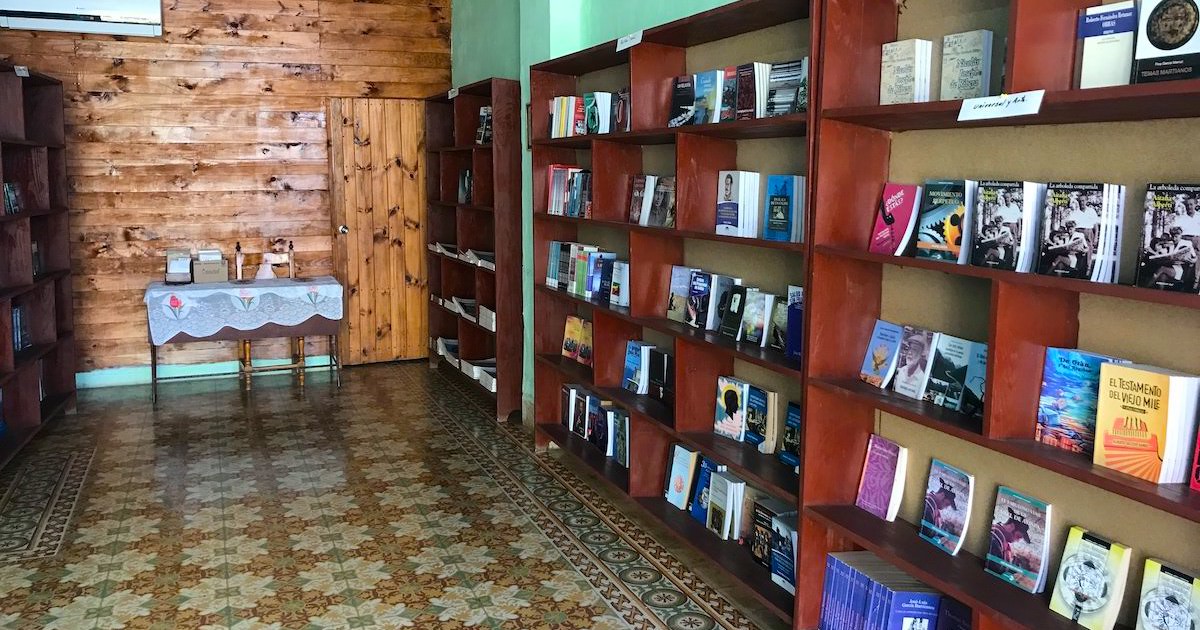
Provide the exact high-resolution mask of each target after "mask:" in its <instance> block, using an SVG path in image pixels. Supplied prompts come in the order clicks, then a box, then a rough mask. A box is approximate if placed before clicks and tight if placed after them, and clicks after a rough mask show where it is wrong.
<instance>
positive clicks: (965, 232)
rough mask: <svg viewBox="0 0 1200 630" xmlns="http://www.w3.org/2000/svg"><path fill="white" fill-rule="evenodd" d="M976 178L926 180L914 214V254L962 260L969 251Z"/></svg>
mask: <svg viewBox="0 0 1200 630" xmlns="http://www.w3.org/2000/svg"><path fill="white" fill-rule="evenodd" d="M974 194H975V182H974V181H972V180H969V179H967V180H962V179H958V180H928V181H926V182H925V185H924V187H923V188H922V198H921V214H920V215H919V216H918V217H917V257H918V258H930V259H933V260H945V261H949V262H955V263H958V264H960V265H961V264H965V263H966V262H967V258H968V256H969V253H970V251H971V249H970V243H971V241H970V238H971V237H970V234H971V231H970V227H971V219H972V218H973V215H974V210H973V208H972V205H973V201H974Z"/></svg>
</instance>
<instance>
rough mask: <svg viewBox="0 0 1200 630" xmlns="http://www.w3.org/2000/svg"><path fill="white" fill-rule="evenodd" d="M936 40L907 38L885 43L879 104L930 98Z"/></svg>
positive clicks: (915, 101) (913, 101) (917, 101)
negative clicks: (934, 43)
mask: <svg viewBox="0 0 1200 630" xmlns="http://www.w3.org/2000/svg"><path fill="white" fill-rule="evenodd" d="M932 65H933V42H931V41H928V40H924V39H906V40H901V41H897V42H890V43H887V44H884V45H883V56H882V59H881V67H880V76H879V104H880V105H894V104H897V103H925V102H927V101H929V98H930V95H929V89H930V85H929V83H930V75H931V74H932V72H931V66H932Z"/></svg>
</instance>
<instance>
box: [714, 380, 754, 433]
mask: <svg viewBox="0 0 1200 630" xmlns="http://www.w3.org/2000/svg"><path fill="white" fill-rule="evenodd" d="M749 395H750V385H749V383H746V382H745V381H742V380H739V379H737V378H734V377H732V376H719V377H717V409H716V419H715V421H714V423H713V432H714V433H716V434H717V435H720V436H723V437H727V438H729V439H731V440H737V441H738V442H741V441H743V440H745V439H746V399H747V397H748V396H749Z"/></svg>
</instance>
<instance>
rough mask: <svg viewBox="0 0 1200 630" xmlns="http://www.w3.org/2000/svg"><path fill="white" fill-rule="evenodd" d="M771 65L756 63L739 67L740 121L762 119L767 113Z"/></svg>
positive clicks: (738, 105)
mask: <svg viewBox="0 0 1200 630" xmlns="http://www.w3.org/2000/svg"><path fill="white" fill-rule="evenodd" d="M770 74H771V64H769V63H763V62H761V61H755V62H752V63H744V64H742V65H740V66H738V67H737V84H738V86H737V110H736V115H737V119H738V120H751V119H754V118H762V117H763V116H765V115H766V111H767V89H766V88H767V84H768V82H769V81H770Z"/></svg>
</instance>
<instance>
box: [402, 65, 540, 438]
mask: <svg viewBox="0 0 1200 630" xmlns="http://www.w3.org/2000/svg"><path fill="white" fill-rule="evenodd" d="M452 92H454V93H455V95H454V96H453V97H451V96H450V94H449V93H441V94H438V95H436V96H432V97H430V98H429V99H427V100H426V131H425V143H426V146H427V148H428V151H429V176H428V178H427V184H428V187H429V192H428V198H429V204H428V205H429V207H428V213H427V218H426V227H427V234H428V241H429V243H431V244H432V243H439V242H440V243H446V244H452V245H455V246H457V247H458V248H459V250H460V251H466V250H467V249H474V250H477V251H490V252H495V254H496V270H495V271H492V270H490V269H486V268H484V267H480V266H477V265H473V264H471V263H469V262H466V261H463V260H460V259H458V258H454V257H451V256H446V255H444V254H441V253H438V252H433V251H427V256H428V257H429V266H428V268H429V293H430V296H431V298H433V299H438V300H441V299H445V300H449V299H450V298H452V297H458V298H469V299H474V300H476V301H477V302H478V304H479V306H481V307H485V308H488V309H490V310H492V311H493V312H495V314H496V329H495V330H494V331H493V330H491V329H489V328H486V327H484V326H481V325H480V324H479V323H477V322H473V321H471V320H469V319H467V318H464V317H461V316H460V314H458V313H456V312H453V311H451V310H449V309H447V308H445V307H443V306H440V305H439V304H437V303H431V304H430V305H429V335H430V339H431V343H432V339H434V338H437V337H446V338H453V339H458V340H459V356H460V357H461V358H463V359H466V360H471V359H487V358H493V357H494V358H495V359H496V392H495V394H494V396H495V398H496V417H497V418H500V419H505V418H507V417H508V416H509V415H510V414H513V413H516V412H519V411H520V410H521V372H522V358H521V357H522V338H523V333H522V329H523V320H522V316H521V135H520V107H519V103H520V95H521V89H520V84H518V83H517V82H516V81H513V80H510V79H496V78H492V79H484V80H482V81H479V82H476V83H472V84H470V85H466V86H462V87H460V88H458V89H457V90H456V91H452ZM483 106H490V107H491V108H492V140H491V142H487V143H476V137H475V134H476V130H477V129H478V127H479V122H480V121H479V108H480V107H483ZM464 169H470V170H471V173H472V182H471V200H470V203H459V199H458V178H459V173H460V172H461V171H463V170H464ZM430 352H431V356H433V350H432V348H431V351H430ZM436 360H437V362H438V363H439V364H440V365H441V366H442V367H444V368H447V369H452V370H455V371H458V370H457V368H453V366H450V365H449V364H448V363H446V361H445V360H443V359H441V358H437V359H436ZM485 391H486V390H485ZM489 393H490V392H489Z"/></svg>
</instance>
